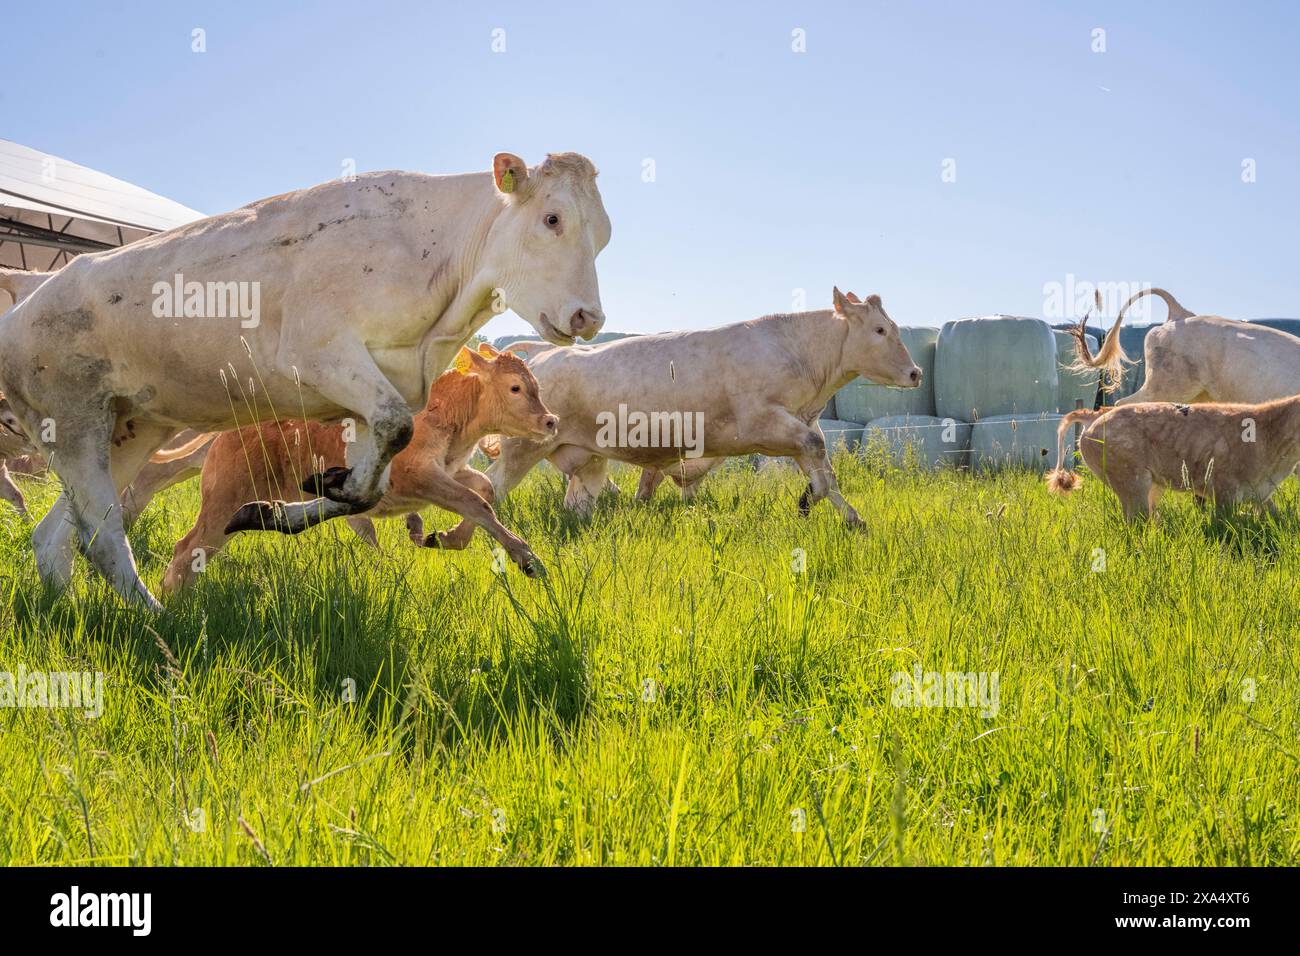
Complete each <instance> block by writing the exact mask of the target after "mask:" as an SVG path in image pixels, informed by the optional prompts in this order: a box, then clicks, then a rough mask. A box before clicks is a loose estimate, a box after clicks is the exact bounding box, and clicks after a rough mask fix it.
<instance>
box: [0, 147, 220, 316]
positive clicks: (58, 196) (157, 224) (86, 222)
mask: <svg viewBox="0 0 1300 956" xmlns="http://www.w3.org/2000/svg"><path fill="white" fill-rule="evenodd" d="M203 216H204V214H203V213H201V212H198V211H196V210H194V209H190V208H189V207H188V206H182V205H181V204H180V203H178V202H173V201H172V200H170V199H166V198H164V197H163V196H159V195H158V194H157V193H151V192H149V190H147V189H142V188H140V187H139V186H135V185H132V184H131V183H128V182H124V181H122V180H120V179H116V178H115V177H113V176H109V175H106V174H105V173H101V172H97V171H96V170H93V169H90V168H88V167H86V166H82V165H80V164H79V163H74V162H71V161H69V160H66V159H61V158H60V157H58V156H51V155H50V154H49V153H42V152H41V151H40V150H36V149H32V148H31V147H29V146H23V145H20V144H19V143H11V142H9V141H8V140H3V139H0V266H8V267H11V268H14V267H16V268H21V269H32V270H39V271H44V270H49V269H57V268H59V267H60V266H62V265H65V264H66V263H67V261H68V257H69V256H70V255H75V254H77V253H79V252H94V251H97V250H100V249H104V248H110V247H113V246H120V245H123V244H125V243H128V242H133V241H134V240H136V239H140V238H142V237H144V236H147V235H151V234H153V233H156V232H164V231H166V230H168V229H174V228H176V227H177V226H183V225H185V223H187V222H193V221H194V220H196V219H202V218H203ZM8 237H13V238H8ZM6 298H7V297H6ZM3 304H4V303H3V302H0V306H2V305H3Z"/></svg>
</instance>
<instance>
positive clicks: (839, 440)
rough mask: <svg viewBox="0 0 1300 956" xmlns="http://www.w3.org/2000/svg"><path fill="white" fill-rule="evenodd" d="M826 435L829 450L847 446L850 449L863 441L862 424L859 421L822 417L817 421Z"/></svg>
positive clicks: (833, 450) (832, 450)
mask: <svg viewBox="0 0 1300 956" xmlns="http://www.w3.org/2000/svg"><path fill="white" fill-rule="evenodd" d="M817 424H818V425H820V426H821V428H822V434H823V435H825V436H826V450H827V451H829V452H835V451H838V450H839V449H841V448H847V449H848V450H849V451H852V450H853V449H855V448H857V447H858V445H860V444H861V443H862V426H861V425H859V424H858V423H857V422H843V421H840V420H839V419H836V418H822V419H819V420H818V422H817Z"/></svg>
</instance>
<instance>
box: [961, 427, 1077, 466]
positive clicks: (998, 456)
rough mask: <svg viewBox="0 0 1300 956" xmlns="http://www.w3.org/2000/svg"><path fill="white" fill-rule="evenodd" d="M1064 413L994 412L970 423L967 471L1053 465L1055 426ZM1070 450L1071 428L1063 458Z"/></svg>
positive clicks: (1072, 452) (1072, 448)
mask: <svg viewBox="0 0 1300 956" xmlns="http://www.w3.org/2000/svg"><path fill="white" fill-rule="evenodd" d="M1063 417H1064V416H1062V415H1057V414H1055V413H1054V412H1039V413H1037V414H1020V415H994V416H992V417H990V418H982V419H980V420H979V421H978V422H976V423H975V424H974V425H973V426H972V427H971V437H970V467H971V471H975V472H989V471H994V470H997V469H1002V468H1028V469H1031V470H1033V471H1046V470H1047V469H1049V468H1055V467H1056V429H1057V426H1059V425H1060V424H1061V419H1062V418H1063ZM1073 454H1074V430H1073V429H1071V430H1070V431H1069V432H1068V433H1067V434H1066V436H1065V455H1066V460H1067V461H1068V460H1069V459H1070V456H1072V455H1073Z"/></svg>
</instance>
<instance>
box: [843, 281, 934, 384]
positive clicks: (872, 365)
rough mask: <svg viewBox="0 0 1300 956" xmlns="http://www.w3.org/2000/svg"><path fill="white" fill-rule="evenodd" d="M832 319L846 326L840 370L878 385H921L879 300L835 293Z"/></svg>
mask: <svg viewBox="0 0 1300 956" xmlns="http://www.w3.org/2000/svg"><path fill="white" fill-rule="evenodd" d="M832 297H833V298H834V300H835V315H836V317H838V318H839V319H841V320H842V321H844V322H846V323H847V324H848V335H847V336H846V337H845V339H844V351H843V354H842V355H841V357H840V363H841V367H842V368H843V369H844V370H845V371H853V372H856V373H857V374H859V375H861V376H862V377H863V378H865V379H869V380H871V381H873V382H876V383H877V384H880V385H896V386H899V387H901V388H915V387H916V386H918V385H920V384H921V370H920V369H919V368H918V367H917V365H916V363H915V362H913V361H912V356H911V354H910V353H909V352H908V351H907V346H906V345H904V344H903V340H902V339H901V338H899V335H898V326H897V325H895V324H894V320H893V319H891V318H890V317H889V316H888V314H886V312H885V309H884V307H883V306H882V305H881V304H880V296H878V295H869V296H867V301H865V302H863V301H862V300H861V299H859V298H858V297H857V296H856V295H854V294H853V293H852V292H850V293H848V294H847V295H845V294H843V293H841V292H840V290H839V289H838V288H837V289H834V290H833V291H832Z"/></svg>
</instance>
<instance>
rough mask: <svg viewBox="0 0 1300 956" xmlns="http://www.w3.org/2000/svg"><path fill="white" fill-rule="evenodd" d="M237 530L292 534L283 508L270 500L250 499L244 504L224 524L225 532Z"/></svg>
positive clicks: (229, 532)
mask: <svg viewBox="0 0 1300 956" xmlns="http://www.w3.org/2000/svg"><path fill="white" fill-rule="evenodd" d="M239 531H279V532H281V533H283V534H292V533H293V532H292V530H290V528H289V525H288V522H287V521H286V520H285V516H284V508H283V507H279V508H277V507H276V504H275V503H273V502H270V501H250V502H249V503H248V504H246V505H244V506H243V507H242V508H240V509H239V510H238V511H236V512H235V514H234V516H233V517H231V519H230V521H229V522H228V523H227V524H226V534H235V533H237V532H239Z"/></svg>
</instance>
